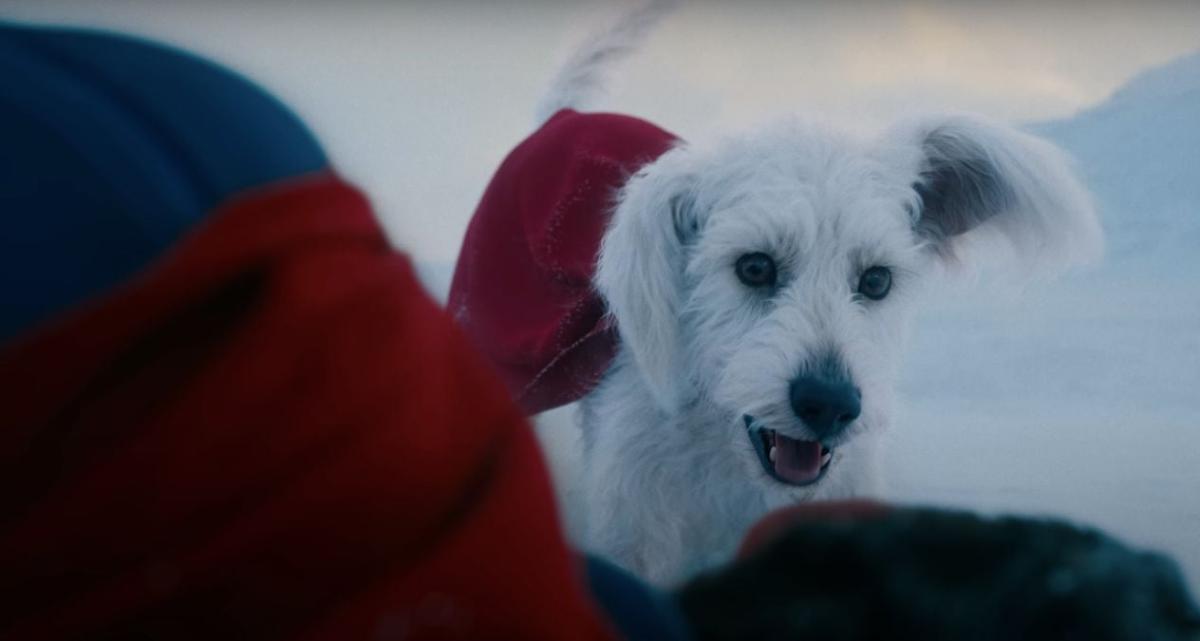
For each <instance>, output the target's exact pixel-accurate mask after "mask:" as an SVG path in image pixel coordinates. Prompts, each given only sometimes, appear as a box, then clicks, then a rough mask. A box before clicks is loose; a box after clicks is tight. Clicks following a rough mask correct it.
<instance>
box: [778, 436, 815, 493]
mask: <svg viewBox="0 0 1200 641" xmlns="http://www.w3.org/2000/svg"><path fill="white" fill-rule="evenodd" d="M772 445H774V446H775V473H776V474H778V475H779V478H781V479H783V480H785V481H788V482H791V483H811V482H812V481H815V480H816V479H817V477H818V476H820V475H821V444H820V443H818V442H816V441H798V440H796V439H793V438H788V437H786V436H780V435H779V434H778V433H776V434H775V438H774V439H773V443H772Z"/></svg>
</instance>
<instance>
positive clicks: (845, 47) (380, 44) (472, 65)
mask: <svg viewBox="0 0 1200 641" xmlns="http://www.w3.org/2000/svg"><path fill="white" fill-rule="evenodd" d="M618 9H619V4H618V3H569V2H562V3H553V2H490V3H489V2H482V1H478V2H470V3H469V2H454V1H446V2H353V1H348V2H338V3H317V2H309V3H304V2H285V1H276V0H270V1H267V0H263V1H258V2H255V1H245V2H233V1H231V0H218V1H212V0H207V1H180V2H148V1H145V0H142V1H131V0H105V1H104V2H95V1H89V2H63V1H57V0H41V1H39V2H32V1H29V0H25V1H14V0H0V16H2V17H6V18H10V19H18V20H32V21H38V22H49V23H55V24H73V25H86V26H95V27H104V28H111V29H117V30H120V31H125V32H128V33H135V34H140V35H145V36H149V37H153V38H156V39H160V40H165V41H167V42H171V43H174V44H177V45H179V46H183V47H185V48H188V49H191V50H193V51H196V52H199V53H201V54H203V55H205V56H208V57H210V58H213V59H215V60H217V61H220V62H223V63H225V64H227V65H229V66H231V67H233V68H234V69H237V70H239V71H241V72H242V73H244V74H246V75H248V76H249V77H251V78H252V79H254V80H256V81H258V82H259V83H261V84H262V85H264V86H265V87H267V88H268V89H269V90H271V91H272V92H273V93H275V94H276V95H278V96H280V97H281V98H282V99H283V100H284V101H285V102H287V103H288V104H289V105H291V106H292V107H293V108H294V109H295V110H296V111H297V112H298V113H299V114H300V115H301V116H302V117H303V118H304V119H305V120H306V121H307V122H308V123H309V124H310V126H311V127H312V128H313V129H314V130H315V132H316V133H317V135H318V137H319V138H320V139H321V140H322V142H323V143H324V144H325V146H326V148H327V149H328V150H329V152H330V155H331V156H332V158H333V160H334V163H335V165H336V166H337V167H338V169H339V170H340V171H342V172H343V173H344V174H345V175H346V176H348V177H349V178H350V179H352V180H353V181H355V182H356V183H358V184H359V185H360V186H362V187H363V188H364V189H365V190H366V191H367V193H368V195H369V196H370V197H371V199H372V201H373V202H374V204H375V206H376V208H377V210H378V212H379V215H380V217H381V219H382V220H383V221H384V223H385V226H386V227H387V229H388V231H389V233H390V235H391V237H392V239H393V241H394V242H395V243H396V244H397V245H399V246H400V247H402V248H404V249H405V250H406V251H408V252H410V253H412V254H413V255H414V256H415V257H416V258H417V259H418V261H421V262H423V263H433V264H449V263H451V262H452V261H453V260H454V257H455V256H456V255H457V251H458V246H459V243H460V241H461V238H462V234H463V231H464V230H465V227H466V224H467V222H468V220H469V219H470V215H471V213H472V211H473V210H474V207H475V205H476V203H477V201H478V198H479V196H480V194H481V193H482V191H483V189H484V187H485V186H486V184H487V180H488V178H489V177H490V175H491V173H492V172H493V171H494V169H495V167H496V166H497V164H498V163H499V162H500V160H501V159H502V158H503V157H504V155H505V154H506V153H507V152H508V150H509V149H511V148H512V146H513V145H514V144H516V143H517V142H519V141H520V139H521V138H522V137H524V136H525V135H527V134H528V133H529V132H530V131H531V129H532V127H533V126H534V123H533V109H534V105H535V104H536V102H537V100H538V98H539V97H540V95H541V91H542V90H543V89H544V87H545V83H546V82H547V81H548V79H549V78H550V77H551V75H552V74H553V72H554V70H555V69H556V67H557V65H558V63H559V62H560V61H561V60H562V59H563V58H564V57H565V55H566V54H567V53H568V52H569V51H570V49H571V46H572V45H573V44H574V43H575V42H578V41H579V40H580V39H581V38H582V37H583V36H584V35H586V34H587V33H588V32H589V31H592V30H595V29H597V28H600V27H602V26H603V25H604V24H605V23H606V22H607V21H608V20H610V19H611V18H612V17H613V16H614V15H615V13H616V11H617V10H618ZM1197 48H1200V2H1158V3H1155V2H1140V3H1124V2H1116V3H1104V2H1087V3H1084V2H1061V1H1060V2H1052V1H1041V2H1009V3H989V2H981V1H977V2H957V3H939V2H877V3H862V2H810V3H798V2H782V1H779V2H739V3H716V2H711V3H694V2H693V3H689V2H684V4H683V6H682V7H681V8H680V9H679V10H678V11H677V12H676V13H675V14H674V15H671V16H669V17H668V18H667V20H666V21H665V23H664V24H663V25H662V27H661V29H660V30H659V31H658V32H656V33H655V34H654V35H653V36H652V38H651V40H650V42H649V43H648V44H647V46H646V48H645V49H644V50H643V51H641V52H639V53H638V54H636V55H635V56H634V57H633V58H632V59H631V60H629V61H628V63H626V64H625V65H624V66H623V67H622V68H621V69H620V70H619V73H618V74H617V75H618V78H619V81H618V83H617V85H616V87H615V89H614V91H613V92H612V94H611V95H610V96H609V99H608V100H605V101H603V102H602V103H600V104H599V105H597V107H599V108H603V109H608V110H616V111H623V112H625V113H630V114H633V115H638V116H641V117H644V118H648V119H650V120H652V121H654V122H656V123H658V124H659V125H661V126H663V127H665V128H667V129H669V130H671V131H674V132H675V133H677V134H680V135H682V136H683V137H685V138H689V139H694V138H697V137H702V136H707V135H712V134H714V133H715V132H728V131H736V130H738V129H741V128H746V127H752V126H755V124H756V123H760V122H762V121H764V120H769V119H772V118H777V117H781V116H784V115H787V114H801V115H802V116H805V117H809V118H816V119H819V120H823V121H827V122H829V123H830V124H831V125H833V126H841V127H846V128H850V129H855V130H861V131H868V132H869V131H872V130H876V129H879V128H881V127H883V126H886V124H887V123H889V122H891V121H892V120H894V119H896V118H897V117H902V116H904V115H909V114H913V113H920V112H928V111H970V112H975V113H981V114H984V115H988V116H992V117H994V118H999V119H1002V120H1006V121H1011V122H1033V121H1041V120H1046V119H1053V118H1060V117H1065V116H1069V115H1071V114H1072V113H1074V112H1076V111H1078V110H1080V109H1082V108H1084V107H1087V106H1089V105H1092V104H1095V103H1097V102H1099V101H1101V100H1103V99H1104V98H1105V97H1106V96H1108V95H1109V94H1110V93H1111V92H1112V91H1113V90H1114V89H1115V88H1117V87H1118V86H1120V85H1121V84H1122V83H1123V82H1125V81H1126V80H1128V79H1129V78H1130V77H1132V76H1133V75H1135V74H1136V73H1138V72H1139V71H1141V70H1143V69H1146V68H1148V67H1152V66H1155V65H1159V64H1162V63H1164V62H1167V61H1169V60H1171V59H1173V58H1175V57H1178V56H1180V55H1183V54H1185V53H1187V52H1189V51H1192V50H1195V49H1197Z"/></svg>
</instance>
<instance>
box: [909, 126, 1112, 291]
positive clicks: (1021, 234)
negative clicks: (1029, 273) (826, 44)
mask: <svg viewBox="0 0 1200 641" xmlns="http://www.w3.org/2000/svg"><path fill="white" fill-rule="evenodd" d="M902 135H903V136H904V137H905V138H907V144H910V145H911V144H915V145H916V146H917V148H918V160H917V162H918V163H919V176H918V179H917V181H916V182H915V183H914V184H913V189H914V190H915V191H916V193H917V196H918V197H919V201H920V203H919V205H920V206H919V207H918V211H916V212H915V221H914V224H915V226H916V229H917V231H918V233H919V234H921V235H922V236H924V237H925V238H926V239H927V240H928V241H929V242H930V244H931V245H932V246H933V247H934V248H935V249H936V250H937V251H938V253H939V254H940V255H941V256H942V257H943V258H946V259H949V260H954V261H960V260H961V261H970V260H971V258H972V257H971V256H965V255H963V254H965V253H968V252H965V251H964V248H965V247H966V246H967V245H969V244H971V241H972V240H973V239H976V238H982V237H987V236H993V237H999V238H1000V239H1002V240H1003V241H1005V242H1006V243H1007V244H1008V245H1009V246H1010V247H1011V248H1012V249H1013V250H1015V251H1016V254H1017V258H1018V259H1019V260H1020V261H1021V262H1022V264H1023V265H1025V266H1028V267H1033V268H1036V269H1039V270H1040V269H1043V268H1045V269H1049V270H1051V271H1052V270H1054V269H1056V268H1061V267H1066V266H1070V265H1072V264H1075V263H1078V262H1084V261H1087V260H1090V259H1094V258H1095V257H1097V256H1098V255H1099V253H1100V249H1101V246H1102V244H1103V235H1102V233H1101V229H1100V223H1099V221H1098V219H1097V217H1096V214H1095V211H1094V208H1093V206H1092V200H1091V197H1090V195H1089V194H1088V192H1087V190H1086V189H1084V187H1083V186H1082V185H1081V184H1080V181H1079V179H1078V178H1077V177H1076V175H1075V172H1074V170H1073V168H1072V166H1071V162H1070V161H1069V159H1068V158H1067V157H1066V156H1065V155H1064V154H1063V153H1062V152H1061V151H1059V150H1058V149H1057V148H1055V147H1054V146H1052V145H1050V144H1049V143H1046V142H1044V141H1042V140H1039V139H1037V138H1035V137H1033V136H1030V135H1027V134H1024V133H1021V132H1019V131H1017V130H1015V129H1013V128H1010V127H1006V126H1003V125H998V124H993V123H990V122H987V121H985V120H981V119H977V118H972V117H963V116H958V117H945V118H938V119H933V120H927V121H924V122H921V123H917V124H916V125H915V126H911V127H910V128H906V130H905V131H904V133H903V134H902Z"/></svg>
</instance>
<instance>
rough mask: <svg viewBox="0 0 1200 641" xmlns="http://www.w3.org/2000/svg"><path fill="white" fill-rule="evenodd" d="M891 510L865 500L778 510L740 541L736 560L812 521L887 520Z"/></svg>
mask: <svg viewBox="0 0 1200 641" xmlns="http://www.w3.org/2000/svg"><path fill="white" fill-rule="evenodd" d="M891 511H892V508H891V507H890V506H889V505H887V504H886V503H880V502H878V501H871V500H865V499H853V500H846V501H818V502H816V503H800V504H797V505H792V506H789V507H785V508H780V509H778V510H775V511H774V512H771V513H770V514H768V515H766V516H764V517H763V518H761V519H759V521H758V522H757V523H755V524H754V527H752V528H750V532H749V533H747V534H746V537H745V538H743V539H742V545H741V547H740V548H738V553H737V558H739V559H741V558H745V557H746V556H747V555H749V554H753V553H755V552H757V551H758V550H760V549H761V548H762V547H763V546H764V545H766V544H768V543H770V542H771V541H774V540H775V539H777V538H778V537H779V536H781V535H782V534H783V533H785V532H787V531H788V530H790V529H791V528H793V527H796V526H799V525H803V524H805V523H812V522H814V521H824V522H828V521H864V520H868V519H876V518H882V517H884V516H887V515H888V514H889V513H890V512H891Z"/></svg>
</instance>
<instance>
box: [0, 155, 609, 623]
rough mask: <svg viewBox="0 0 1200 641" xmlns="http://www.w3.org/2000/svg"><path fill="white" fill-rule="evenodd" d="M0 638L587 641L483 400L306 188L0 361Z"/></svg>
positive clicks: (499, 411)
mask: <svg viewBox="0 0 1200 641" xmlns="http://www.w3.org/2000/svg"><path fill="white" fill-rule="evenodd" d="M0 390H3V392H0V394H2V395H3V403H2V404H0V418H2V426H3V428H2V429H0V568H2V570H0V594H3V595H4V597H3V598H2V599H0V638H4V639H65V638H118V637H120V638H124V637H127V636H138V637H140V638H172V639H202V638H203V639H207V638H230V639H232V638H255V639H301V638H303V639H355V638H362V639H366V638H371V639H386V638H455V639H480V638H505V639H518V638H520V639H602V638H608V637H609V629H608V628H607V626H606V624H605V623H604V622H603V620H602V619H601V618H600V616H599V615H598V614H597V613H596V611H595V610H594V609H593V607H592V605H591V603H590V602H589V600H588V598H587V595H586V593H585V590H584V587H583V583H582V579H581V572H582V570H581V568H579V567H577V562H576V560H575V558H574V557H573V556H572V555H571V554H570V552H569V551H568V549H567V547H566V544H565V543H564V540H563V537H562V535H561V533H560V531H559V529H558V521H557V517H556V514H555V510H554V504H553V497H552V495H551V490H550V485H549V480H548V476H547V474H546V471H545V468H544V465H543V463H542V461H541V459H540V456H539V452H538V449H537V446H536V444H535V442H534V439H533V437H532V434H531V432H530V430H529V429H528V427H527V425H526V424H525V422H524V419H523V417H522V416H521V414H520V412H519V410H518V409H517V408H516V407H514V406H513V405H512V403H511V401H510V400H509V399H508V395H507V393H506V390H505V388H504V387H503V385H502V384H501V383H500V381H498V380H496V379H495V376H494V374H493V373H492V372H491V371H490V369H489V368H488V367H486V366H485V365H484V364H483V362H482V360H481V359H480V358H479V357H477V356H476V354H475V353H474V352H473V350H472V349H471V348H470V346H469V345H468V341H467V340H466V339H465V338H464V337H463V336H461V334H460V331H459V330H458V329H457V328H456V327H454V326H453V323H451V322H450V321H449V319H448V318H447V317H446V316H445V314H444V313H443V312H442V311H441V310H439V309H438V308H437V306H436V305H435V304H434V303H433V302H431V300H430V299H429V298H428V297H427V296H426V294H425V293H424V292H423V291H422V289H421V287H420V285H419V284H418V282H417V280H416V278H415V277H414V274H413V270H412V268H411V266H410V264H409V262H408V260H407V259H406V258H404V257H403V256H401V255H398V254H396V253H394V252H393V251H392V250H391V249H390V248H389V245H388V242H387V240H386V238H385V236H384V234H383V233H382V231H381V230H380V229H379V227H378V225H377V224H376V222H375V220H374V218H373V217H372V215H371V212H370V209H369V206H368V204H367V203H366V202H365V200H364V199H363V198H362V196H361V195H360V194H359V193H358V192H357V191H355V190H354V189H353V188H351V187H349V186H347V185H345V184H344V183H342V182H340V181H339V180H338V179H337V178H336V177H335V176H332V175H329V174H318V175H312V176H308V177H306V178H304V179H302V180H296V181H291V182H288V183H286V184H280V185H275V186H273V187H271V188H268V189H266V190H262V191H258V192H255V193H250V194H246V195H244V196H242V197H240V198H239V199H237V200H236V201H233V202H232V203H231V204H229V205H227V206H226V207H224V208H223V209H222V210H220V211H218V212H215V213H214V214H213V215H212V216H211V217H210V218H209V219H207V221H206V222H204V223H203V224H202V226H201V227H200V228H198V229H196V230H195V231H193V232H192V233H191V234H190V235H189V236H187V237H186V238H185V239H184V240H183V241H181V243H180V244H178V245H177V246H176V247H175V248H173V249H172V250H171V251H170V252H169V253H168V254H167V255H166V256H164V257H163V258H161V259H160V260H159V261H158V263H157V264H156V265H155V266H154V268H152V269H151V270H149V271H147V272H145V273H143V274H142V275H141V276H139V277H138V278H137V279H136V280H135V281H133V282H130V283H127V284H126V285H124V286H122V287H121V288H120V289H119V290H118V291H115V292H113V293H111V294H110V295H109V296H107V297H106V298H104V299H102V300H99V301H94V302H92V303H89V304H87V305H86V306H84V307H82V308H79V309H77V310H75V311H74V312H71V313H70V314H68V315H67V316H66V317H63V318H60V319H58V320H57V321H56V322H54V323H53V325H52V326H48V327H44V328H42V329H40V330H38V331H36V332H35V333H33V334H30V335H27V336H25V337H24V338H23V339H21V340H20V341H19V342H17V343H15V344H11V345H9V346H7V347H6V348H5V349H4V350H3V351H2V352H0Z"/></svg>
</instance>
